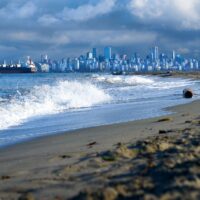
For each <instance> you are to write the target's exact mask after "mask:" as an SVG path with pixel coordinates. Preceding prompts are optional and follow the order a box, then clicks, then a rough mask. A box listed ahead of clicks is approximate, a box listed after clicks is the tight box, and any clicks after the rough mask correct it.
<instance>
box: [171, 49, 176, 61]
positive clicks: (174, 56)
mask: <svg viewBox="0 0 200 200" xmlns="http://www.w3.org/2000/svg"><path fill="white" fill-rule="evenodd" d="M175 59H176V52H175V51H174V50H173V52H172V60H173V61H174V60H175Z"/></svg>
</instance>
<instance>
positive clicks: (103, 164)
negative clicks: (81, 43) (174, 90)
mask: <svg viewBox="0 0 200 200" xmlns="http://www.w3.org/2000/svg"><path fill="white" fill-rule="evenodd" d="M199 108H200V101H195V102H193V103H190V104H187V105H181V106H177V107H174V108H171V109H170V110H172V111H173V112H174V114H171V115H169V116H165V117H159V118H153V119H148V120H141V121H135V122H127V123H121V124H115V125H108V126H100V127H95V128H87V129H82V130H76V131H71V132H67V133H63V134H60V135H55V136H48V137H44V138H39V139H35V140H33V141H30V142H26V143H23V144H17V145H14V146H11V147H7V148H4V149H1V150H0V200H4V199H6V200H7V199H13V200H15V199H21V200H25V199H29V200H34V199H41V200H45V199H46V200H51V199H57V200H61V199H109V200H112V199H147V200H150V199H163V200H167V199H200V131H199V127H200V113H199Z"/></svg>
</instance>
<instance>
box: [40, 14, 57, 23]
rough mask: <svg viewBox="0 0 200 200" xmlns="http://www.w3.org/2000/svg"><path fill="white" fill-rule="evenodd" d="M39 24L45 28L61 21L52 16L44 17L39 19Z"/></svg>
mask: <svg viewBox="0 0 200 200" xmlns="http://www.w3.org/2000/svg"><path fill="white" fill-rule="evenodd" d="M38 22H39V23H40V24H42V25H44V26H50V25H52V24H55V23H57V22H59V20H58V19H57V18H56V17H54V16H52V15H42V16H41V17H39V19H38Z"/></svg>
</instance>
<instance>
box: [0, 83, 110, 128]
mask: <svg viewBox="0 0 200 200" xmlns="http://www.w3.org/2000/svg"><path fill="white" fill-rule="evenodd" d="M110 99H111V97H110V96H109V95H108V94H106V93H105V92H104V90H103V89H101V88H98V87H97V86H95V85H94V84H91V83H89V82H78V81H59V82H57V83H56V84H54V85H53V86H50V85H41V86H35V87H34V88H33V89H32V90H31V91H30V92H29V93H27V94H21V93H20V92H19V93H18V95H17V96H15V97H13V98H12V99H11V100H10V101H9V103H6V104H1V105H0V116H1V119H0V129H1V130H2V129H6V128H8V127H10V126H14V125H19V124H21V123H23V122H24V121H26V120H27V119H29V118H31V117H37V116H40V115H47V114H55V113H59V112H63V111H64V110H66V109H76V108H83V107H91V106H94V105H97V104H101V103H105V102H108V101H109V100H110Z"/></svg>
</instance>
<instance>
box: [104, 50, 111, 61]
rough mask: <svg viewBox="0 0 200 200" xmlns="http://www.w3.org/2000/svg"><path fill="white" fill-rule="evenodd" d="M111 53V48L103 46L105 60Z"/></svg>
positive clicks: (109, 57)
mask: <svg viewBox="0 0 200 200" xmlns="http://www.w3.org/2000/svg"><path fill="white" fill-rule="evenodd" d="M111 55H112V49H111V47H105V48H104V57H105V59H106V60H110V59H111Z"/></svg>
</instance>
